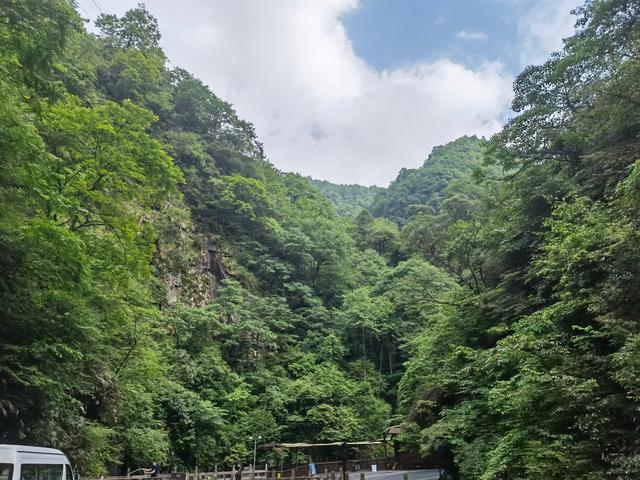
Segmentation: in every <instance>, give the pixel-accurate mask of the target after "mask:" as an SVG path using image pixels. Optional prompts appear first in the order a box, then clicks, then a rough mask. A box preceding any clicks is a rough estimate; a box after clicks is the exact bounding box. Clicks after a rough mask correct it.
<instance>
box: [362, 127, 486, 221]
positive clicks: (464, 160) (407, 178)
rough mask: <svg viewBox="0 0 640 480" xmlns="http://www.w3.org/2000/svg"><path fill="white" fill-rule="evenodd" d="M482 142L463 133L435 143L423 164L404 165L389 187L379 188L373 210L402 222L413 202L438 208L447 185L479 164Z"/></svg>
mask: <svg viewBox="0 0 640 480" xmlns="http://www.w3.org/2000/svg"><path fill="white" fill-rule="evenodd" d="M482 143H483V141H482V140H481V139H479V138H477V137H475V136H472V137H467V136H464V137H461V138H458V139H457V140H454V141H452V142H449V143H447V144H445V145H442V146H439V147H434V149H433V150H432V152H431V154H430V155H429V157H428V158H427V159H426V160H425V162H424V164H423V165H422V166H421V167H419V168H403V169H402V170H400V173H399V174H398V176H397V178H396V179H395V180H394V181H393V182H391V184H390V185H389V187H388V188H386V189H385V190H382V191H380V192H378V194H377V195H376V196H375V198H374V200H373V203H371V204H370V211H371V213H373V214H374V215H375V216H377V217H385V218H388V219H390V220H392V221H394V222H396V223H398V224H399V225H403V224H404V223H406V221H407V219H408V217H409V210H410V207H411V206H412V205H427V206H428V207H430V208H431V209H432V211H434V212H437V211H438V210H439V209H440V204H441V202H442V199H443V196H444V192H445V190H446V188H447V187H448V186H449V185H450V184H451V183H453V182H454V181H456V180H460V179H462V178H464V177H467V176H468V175H469V174H470V172H471V171H472V170H473V169H474V168H475V167H478V166H479V165H480V162H481V158H482Z"/></svg>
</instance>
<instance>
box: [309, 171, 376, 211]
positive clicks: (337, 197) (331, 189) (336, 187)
mask: <svg viewBox="0 0 640 480" xmlns="http://www.w3.org/2000/svg"><path fill="white" fill-rule="evenodd" d="M309 180H310V181H311V183H312V184H313V185H314V186H316V187H317V188H318V189H319V190H320V191H321V192H322V193H323V194H324V195H325V197H327V198H328V199H329V200H331V203H333V204H334V205H335V207H336V213H337V214H338V215H340V216H352V215H355V214H357V213H358V212H359V211H360V210H362V209H365V210H366V209H368V208H369V207H370V206H371V204H372V203H373V200H374V199H375V198H376V196H377V195H378V194H380V193H381V192H384V190H385V189H384V188H383V187H377V186H371V187H364V186H362V185H354V184H351V185H345V184H337V183H331V182H328V181H327V180H316V179H313V178H310V177H309Z"/></svg>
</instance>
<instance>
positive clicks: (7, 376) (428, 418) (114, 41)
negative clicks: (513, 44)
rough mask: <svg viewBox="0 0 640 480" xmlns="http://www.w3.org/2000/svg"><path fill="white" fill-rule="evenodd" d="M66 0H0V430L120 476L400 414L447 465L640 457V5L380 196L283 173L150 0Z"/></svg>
mask: <svg viewBox="0 0 640 480" xmlns="http://www.w3.org/2000/svg"><path fill="white" fill-rule="evenodd" d="M73 5H74V3H73V2H68V1H67V0H48V1H46V2H43V1H41V0H21V1H11V2H4V3H3V5H2V8H1V9H0V132H2V135H0V319H1V320H2V321H0V442H2V443H20V444H36V445H43V446H52V447H56V448H61V449H63V450H64V451H65V452H66V453H68V455H69V457H70V458H71V460H72V463H73V465H74V467H76V468H77V470H78V471H79V472H80V473H81V475H82V476H83V477H88V476H90V477H91V478H98V477H99V476H101V475H107V474H121V475H122V474H125V473H126V472H127V471H128V470H129V469H131V470H134V469H137V468H139V467H140V466H143V465H149V464H150V462H152V461H155V462H158V463H159V464H160V468H161V469H162V471H163V472H171V471H173V472H178V471H194V470H196V469H199V471H200V472H211V471H213V470H214V469H216V468H217V469H218V470H219V471H221V470H227V469H230V468H231V467H232V466H234V465H238V464H242V465H244V466H246V465H248V464H250V463H251V461H252V459H253V451H252V442H251V440H252V439H256V437H257V436H259V437H262V441H264V442H265V443H271V442H276V443H279V442H318V443H320V442H322V443H326V442H338V441H340V442H341V441H360V440H377V439H379V438H380V436H381V432H382V431H383V430H384V429H385V428H387V427H389V426H391V425H397V424H401V425H402V426H403V430H404V431H403V434H402V437H401V438H400V440H401V443H402V445H403V448H405V449H407V450H412V451H414V452H420V453H421V454H423V455H425V456H432V455H434V457H432V458H436V459H438V462H439V466H440V467H442V468H443V469H444V470H446V471H445V475H446V476H447V478H449V479H456V478H460V479H464V480H490V479H491V480H492V479H527V480H547V479H585V480H586V479H607V480H609V479H610V480H618V479H634V478H640V462H639V461H638V445H639V444H640V434H639V433H638V432H640V416H638V411H639V410H640V322H638V311H639V310H640V248H639V247H638V246H639V245H640V160H639V159H640V102H638V93H637V91H638V85H639V84H640V56H639V55H637V51H638V45H639V42H638V39H639V38H640V23H639V22H638V7H637V4H636V3H633V2H625V1H612V0H596V1H589V2H587V3H585V5H584V6H583V7H581V8H579V9H578V10H577V14H578V15H579V17H580V18H579V22H578V27H577V31H576V33H575V34H574V35H573V36H571V37H569V38H568V39H567V40H566V42H565V43H564V48H563V50H562V51H561V52H558V53H556V54H554V55H553V56H551V58H550V59H549V60H548V61H547V62H545V63H544V64H543V65H540V66H531V67H528V68H527V69H525V70H524V71H523V72H522V73H521V74H520V75H519V76H518V77H517V79H516V81H515V89H514V90H515V92H514V93H515V97H514V102H513V112H514V116H513V118H512V119H510V120H509V121H508V123H507V124H506V125H505V126H504V128H503V129H502V130H501V131H500V132H498V133H496V134H495V135H494V136H493V137H492V138H491V139H490V140H489V141H487V142H486V143H485V142H484V141H483V140H479V139H478V138H476V137H463V138H461V139H458V140H455V141H453V142H451V143H449V144H447V145H445V146H442V147H438V148H436V149H434V150H433V152H432V153H431V155H430V156H429V158H428V159H427V160H426V161H425V164H424V165H423V166H422V167H420V168H417V169H407V170H403V171H402V172H401V173H400V174H399V175H398V178H397V179H396V181H395V182H394V183H393V184H392V185H391V187H390V188H389V189H387V190H383V191H378V192H377V193H376V198H375V199H374V203H373V206H372V207H371V208H372V211H373V212H374V213H375V214H376V215H377V216H374V215H372V213H371V212H369V211H368V210H360V211H359V212H358V213H357V214H356V215H354V216H339V215H338V213H337V211H336V207H335V206H334V205H333V204H332V201H330V200H329V199H328V198H327V196H326V195H325V194H323V193H322V191H321V190H319V188H324V189H325V190H327V189H328V190H333V191H334V194H335V195H334V197H335V198H334V202H336V204H337V205H338V207H339V208H340V209H341V212H342V213H345V214H346V213H351V210H350V209H351V208H353V209H354V210H353V211H355V210H356V209H357V208H356V207H359V206H360V205H361V204H366V202H367V201H368V200H367V199H368V198H369V195H370V194H371V193H373V191H374V190H375V189H373V190H372V189H364V188H358V187H354V186H346V187H344V186H337V187H336V188H334V187H333V186H332V185H330V184H325V185H324V186H323V185H318V187H319V188H316V187H315V186H314V185H313V184H312V183H310V181H309V179H308V178H305V177H302V176H300V175H296V174H292V173H286V172H284V173H283V172H281V171H279V170H278V169H276V168H274V166H273V165H271V164H270V163H269V162H268V161H267V159H266V157H265V154H264V152H263V149H262V144H261V142H260V139H258V138H257V136H256V133H255V130H254V128H253V126H252V124H251V123H250V122H249V121H248V120H250V119H248V120H245V119H242V118H240V117H239V116H238V115H237V114H236V112H235V110H234V108H233V106H232V105H231V104H229V103H227V102H225V101H224V100H223V99H221V98H219V97H218V96H217V95H216V94H215V93H214V92H212V91H211V90H210V88H209V87H208V86H207V85H205V84H204V83H203V82H202V81H200V80H198V79H197V78H195V77H194V76H193V75H192V74H190V73H189V72H187V71H185V70H183V69H180V68H175V67H173V66H172V64H171V63H170V62H169V61H168V59H167V57H166V56H165V53H164V52H163V50H162V49H161V47H160V31H159V28H158V24H157V21H156V19H155V18H154V17H153V16H152V15H151V14H150V13H149V12H148V11H147V10H146V9H145V7H144V5H142V4H140V5H139V6H138V7H136V8H134V9H132V10H129V11H128V12H126V13H125V14H124V15H123V16H121V17H119V16H116V15H104V14H103V15H100V16H99V17H98V19H97V21H96V28H97V30H96V31H97V32H98V33H96V34H93V33H89V32H88V31H87V30H86V29H85V28H84V24H83V21H82V19H81V18H80V16H79V15H78V13H77V12H76V10H75V9H74V8H73ZM238 58H240V57H238ZM256 81H259V79H257V80H256ZM301 108H302V106H301ZM474 169H478V175H469V173H470V172H471V171H472V170H474ZM320 183H322V182H320ZM348 195H353V197H352V198H353V200H352V202H353V204H352V205H347V204H348V203H349V202H350V200H348V198H349V197H348ZM341 205H342V206H341ZM413 205H418V206H420V207H416V208H412V206H413ZM392 220H393V221H392ZM394 222H395V223H394ZM254 445H255V444H254ZM375 448H376V447H374V449H373V450H372V451H364V450H362V451H360V452H358V453H362V454H363V455H370V456H374V455H379V454H380V451H377V450H375ZM313 454H314V455H316V453H313ZM313 460H315V457H314V458H313ZM298 461H299V459H298V455H297V452H295V451H293V450H290V449H287V450H283V451H281V452H280V451H273V450H263V449H258V451H257V463H258V464H264V463H268V464H269V465H270V467H271V468H273V469H279V468H280V466H281V465H283V464H284V465H287V464H294V463H296V462H298ZM308 461H309V457H307V456H305V458H304V460H303V462H304V463H307V462H308ZM5 470H7V469H6V468H5ZM9 470H11V468H9ZM61 473H62V471H61ZM289 475H290V472H289V473H288V474H287V475H285V474H282V478H289ZM367 475H368V474H367Z"/></svg>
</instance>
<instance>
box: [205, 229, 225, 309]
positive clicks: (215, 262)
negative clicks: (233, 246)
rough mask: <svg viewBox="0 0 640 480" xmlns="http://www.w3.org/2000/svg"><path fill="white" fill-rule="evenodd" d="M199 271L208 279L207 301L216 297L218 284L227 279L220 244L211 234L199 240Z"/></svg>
mask: <svg viewBox="0 0 640 480" xmlns="http://www.w3.org/2000/svg"><path fill="white" fill-rule="evenodd" d="M200 270H201V271H202V272H203V273H205V274H206V275H207V277H208V279H209V289H208V292H207V294H208V298H207V300H210V299H212V298H213V297H215V296H216V293H217V290H218V285H219V284H220V282H221V281H223V280H226V279H227V278H229V274H228V273H227V271H226V269H225V265H224V254H223V252H222V249H221V248H220V244H219V242H218V241H217V239H216V238H215V237H214V236H213V235H211V234H204V235H202V236H201V238H200Z"/></svg>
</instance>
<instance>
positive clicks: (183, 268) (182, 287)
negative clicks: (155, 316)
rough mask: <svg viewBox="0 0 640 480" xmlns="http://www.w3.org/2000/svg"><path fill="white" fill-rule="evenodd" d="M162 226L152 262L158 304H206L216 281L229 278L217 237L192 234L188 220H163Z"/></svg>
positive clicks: (195, 305) (193, 231) (215, 289)
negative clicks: (156, 282) (156, 281)
mask: <svg viewBox="0 0 640 480" xmlns="http://www.w3.org/2000/svg"><path fill="white" fill-rule="evenodd" d="M171 220H177V219H171ZM162 227H163V228H159V236H158V240H157V241H156V254H155V257H154V260H153V265H154V267H155V268H156V272H157V277H158V279H159V280H160V282H159V285H158V287H159V288H158V298H159V303H160V304H163V305H166V306H169V305H173V304H175V303H178V302H181V303H184V304H187V305H190V306H192V307H201V306H203V305H206V304H207V303H208V302H209V301H210V300H211V299H212V298H214V297H215V296H216V293H217V291H218V285H219V284H220V282H222V281H223V280H225V279H226V278H229V274H228V270H227V268H226V266H225V262H224V259H225V255H224V252H223V248H222V246H221V241H220V239H219V237H216V236H215V235H212V234H210V233H196V232H195V229H194V227H193V224H192V223H191V222H190V221H189V220H188V219H187V220H186V221H185V220H183V221H182V222H180V221H174V222H172V221H168V222H167V221H165V223H164V224H163V225H162Z"/></svg>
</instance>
